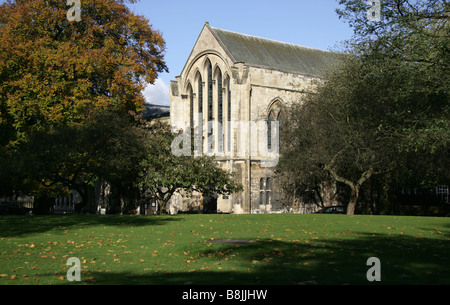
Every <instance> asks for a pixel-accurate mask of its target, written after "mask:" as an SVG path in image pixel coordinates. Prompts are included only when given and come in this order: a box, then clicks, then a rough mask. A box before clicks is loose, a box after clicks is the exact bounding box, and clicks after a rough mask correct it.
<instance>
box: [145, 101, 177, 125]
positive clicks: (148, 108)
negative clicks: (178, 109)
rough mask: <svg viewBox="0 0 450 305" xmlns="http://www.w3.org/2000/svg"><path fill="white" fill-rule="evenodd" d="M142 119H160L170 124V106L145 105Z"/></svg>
mask: <svg viewBox="0 0 450 305" xmlns="http://www.w3.org/2000/svg"><path fill="white" fill-rule="evenodd" d="M144 106H145V110H144V111H143V112H142V117H143V118H144V119H147V120H153V119H160V120H162V121H167V122H170V105H158V104H145V105H144Z"/></svg>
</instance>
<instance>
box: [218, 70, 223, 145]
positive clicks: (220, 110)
mask: <svg viewBox="0 0 450 305" xmlns="http://www.w3.org/2000/svg"><path fill="white" fill-rule="evenodd" d="M222 89H223V84H222V72H221V71H220V69H219V68H217V120H218V122H219V124H218V125H219V126H218V127H219V130H218V131H217V134H218V137H219V141H218V151H219V152H222V151H223V91H222Z"/></svg>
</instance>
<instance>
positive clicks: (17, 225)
mask: <svg viewBox="0 0 450 305" xmlns="http://www.w3.org/2000/svg"><path fill="white" fill-rule="evenodd" d="M179 220H181V219H180V218H179V217H174V216H166V217H164V216H160V217H153V216H134V215H123V216H119V215H101V216H100V215H50V216H0V237H17V236H21V235H25V234H39V233H45V232H48V231H52V230H62V231H64V230H65V229H70V228H73V227H78V228H82V227H88V226H100V225H101V226H124V227H132V226H134V227H139V226H151V225H164V224H165V223H167V222H171V221H179Z"/></svg>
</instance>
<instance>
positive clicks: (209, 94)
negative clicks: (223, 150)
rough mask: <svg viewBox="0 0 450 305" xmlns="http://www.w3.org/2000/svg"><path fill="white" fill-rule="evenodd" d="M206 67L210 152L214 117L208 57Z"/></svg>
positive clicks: (210, 70) (211, 80)
mask: <svg viewBox="0 0 450 305" xmlns="http://www.w3.org/2000/svg"><path fill="white" fill-rule="evenodd" d="M206 65H207V67H206V69H207V73H208V80H207V82H208V85H207V89H208V109H207V118H208V151H209V152H212V151H213V141H212V138H213V137H212V136H213V135H214V128H213V123H212V122H213V119H214V114H213V75H212V65H211V62H210V61H209V59H208V60H207V63H206Z"/></svg>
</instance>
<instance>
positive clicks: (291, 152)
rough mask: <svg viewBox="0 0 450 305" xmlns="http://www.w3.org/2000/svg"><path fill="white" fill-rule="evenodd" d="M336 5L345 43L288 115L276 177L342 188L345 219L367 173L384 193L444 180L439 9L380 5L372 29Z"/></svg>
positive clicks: (352, 0)
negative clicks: (346, 195) (348, 29)
mask: <svg viewBox="0 0 450 305" xmlns="http://www.w3.org/2000/svg"><path fill="white" fill-rule="evenodd" d="M339 3H340V4H341V5H343V9H340V10H338V14H339V16H340V17H342V18H345V19H346V20H348V21H349V23H350V26H352V27H353V28H354V29H355V36H354V38H353V39H352V40H350V41H348V42H347V43H348V44H347V45H348V48H347V49H345V50H344V52H343V53H345V54H346V55H345V56H343V57H342V61H341V62H340V63H339V64H338V65H337V67H334V68H333V69H331V71H328V73H327V74H326V75H325V77H324V78H323V79H322V80H321V81H320V82H319V83H318V86H317V92H316V93H315V94H312V95H310V96H308V97H307V98H306V100H305V101H304V103H303V104H299V105H296V106H294V107H293V108H292V109H291V113H290V117H289V123H286V124H284V125H285V126H286V125H290V126H292V128H291V129H289V128H284V129H283V130H282V140H283V138H284V141H282V143H284V144H283V145H284V146H283V147H282V149H283V150H282V155H281V159H280V169H281V170H282V171H284V172H285V173H287V175H290V176H295V177H298V178H299V181H300V182H301V183H305V184H306V185H310V184H317V183H321V182H322V181H324V180H326V179H328V178H329V177H331V178H332V179H333V180H335V181H337V182H339V183H343V184H344V185H347V187H348V188H349V189H350V199H349V202H348V207H349V208H348V213H349V214H351V213H353V212H354V207H355V205H356V202H357V200H358V197H359V196H360V191H361V187H362V185H363V184H364V183H366V182H367V181H368V180H369V179H373V177H374V175H378V177H380V175H383V176H381V177H383V178H382V179H378V180H379V181H380V180H381V181H382V183H383V187H384V186H386V188H390V187H392V184H394V182H396V183H405V182H406V181H405V180H406V179H409V180H410V181H415V182H416V183H418V184H420V185H428V186H431V185H433V184H435V183H444V184H446V183H448V181H449V178H450V177H449V174H448V171H445V170H444V171H443V170H442V169H443V168H444V169H445V168H448V166H449V159H448V151H449V140H450V128H449V127H450V124H449V122H450V120H449V103H448V88H449V86H448V85H449V82H448V72H447V71H448V63H449V52H448V47H449V45H448V43H449V39H448V33H449V31H448V11H449V6H448V3H447V2H446V1H437V0H433V1H422V0H417V1H407V0H387V1H383V2H382V3H383V4H382V10H381V16H382V17H383V18H382V20H380V21H372V20H369V19H368V18H367V8H368V7H367V6H366V5H365V2H364V1H359V0H340V2H339ZM283 134H284V135H283ZM417 159H419V160H420V161H419V162H417ZM387 173H388V174H387Z"/></svg>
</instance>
